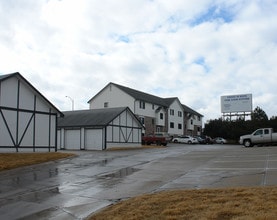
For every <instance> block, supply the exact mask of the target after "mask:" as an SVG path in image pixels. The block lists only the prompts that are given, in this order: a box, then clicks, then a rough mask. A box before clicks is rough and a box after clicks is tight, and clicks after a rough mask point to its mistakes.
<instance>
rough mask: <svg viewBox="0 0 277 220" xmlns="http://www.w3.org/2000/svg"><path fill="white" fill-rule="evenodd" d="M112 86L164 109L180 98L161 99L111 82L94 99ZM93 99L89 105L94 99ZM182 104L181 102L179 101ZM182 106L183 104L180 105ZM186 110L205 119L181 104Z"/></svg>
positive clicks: (136, 98)
mask: <svg viewBox="0 0 277 220" xmlns="http://www.w3.org/2000/svg"><path fill="white" fill-rule="evenodd" d="M110 85H114V86H116V87H117V88H119V89H120V90H122V91H123V92H125V93H126V94H128V95H130V96H132V97H133V98H134V99H135V100H141V101H145V102H148V103H153V104H156V105H159V106H162V107H165V108H168V107H169V106H170V105H171V104H172V103H173V102H174V100H176V99H177V100H178V101H179V99H178V97H171V98H161V97H159V96H155V95H151V94H148V93H145V92H141V91H138V90H135V89H132V88H129V87H126V86H122V85H119V84H116V83H112V82H110V83H109V84H108V85H106V86H105V87H104V88H103V89H102V90H101V91H100V92H98V93H97V94H96V95H95V96H94V97H96V96H97V95H98V94H100V93H101V92H102V91H103V90H104V89H105V88H107V87H108V86H110ZM94 97H92V98H91V99H90V100H89V101H88V103H89V102H90V101H91V100H92V99H93V98H94ZM179 102H180V101H179ZM180 104H181V103H180ZM181 105H182V106H183V108H184V111H186V112H188V113H192V114H195V115H198V116H201V117H203V115H201V114H199V113H198V112H196V111H194V110H192V109H191V108H189V107H188V106H186V105H183V104H181Z"/></svg>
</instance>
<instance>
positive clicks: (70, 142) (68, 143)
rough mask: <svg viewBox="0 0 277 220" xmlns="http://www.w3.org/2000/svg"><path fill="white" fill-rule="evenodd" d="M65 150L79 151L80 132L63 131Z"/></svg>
mask: <svg viewBox="0 0 277 220" xmlns="http://www.w3.org/2000/svg"><path fill="white" fill-rule="evenodd" d="M64 132H65V149H67V150H80V149H81V146H80V145H81V139H80V136H81V135H80V134H81V132H80V130H79V129H78V130H65V131H64Z"/></svg>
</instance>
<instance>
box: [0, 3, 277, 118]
mask: <svg viewBox="0 0 277 220" xmlns="http://www.w3.org/2000/svg"><path fill="white" fill-rule="evenodd" d="M276 21H277V1H276V0H228V1H222V0H221V1H219V0H194V1H189V0H170V1H169V0H116V1H115V0H101V1H98V0H59V1H58V0H0V27H1V28H0V74H6V73H12V72H20V73H21V74H22V75H23V76H24V77H25V78H26V79H27V80H28V81H29V82H30V83H32V84H33V85H34V86H35V87H36V88H37V89H38V90H39V91H40V92H41V93H42V94H43V95H44V96H45V97H46V98H48V99H49V100H50V101H51V102H52V103H53V104H54V105H55V106H56V107H57V108H59V109H60V110H62V111H63V110H71V101H70V99H69V98H66V97H65V96H69V97H71V98H73V99H74V103H75V109H88V107H89V106H88V104H87V101H88V100H89V99H90V98H91V97H93V96H94V95H95V94H96V93H97V92H99V91H100V90H101V89H102V88H103V87H104V86H106V85H107V84H108V83H109V82H114V83H117V84H121V85H123V86H127V87H131V88H134V89H137V90H140V91H143V92H147V93H150V94H153V95H157V96H160V97H178V98H179V99H180V101H181V102H182V103H183V104H185V105H187V106H189V107H191V108H193V109H194V110H196V111H198V112H199V113H200V114H202V115H204V122H205V121H206V120H209V119H215V118H218V117H220V116H221V109H220V97H221V96H223V95H233V94H248V93H251V94H252V95H253V108H255V107H256V106H259V107H261V108H262V109H263V110H264V111H265V112H266V113H267V115H268V116H269V117H271V116H276V115H277V22H276Z"/></svg>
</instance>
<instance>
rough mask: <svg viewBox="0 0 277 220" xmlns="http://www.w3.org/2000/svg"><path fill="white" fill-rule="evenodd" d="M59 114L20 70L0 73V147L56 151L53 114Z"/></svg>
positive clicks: (5, 149) (4, 148)
mask: <svg viewBox="0 0 277 220" xmlns="http://www.w3.org/2000/svg"><path fill="white" fill-rule="evenodd" d="M62 115H63V114H62V113H61V112H60V111H59V110H58V109H57V108H56V107H55V106H54V105H53V104H51V103H50V102H49V101H48V100H47V99H46V98H45V97H44V96H43V95H42V94H41V93H40V92H39V91H38V90H37V89H36V88H34V87H33V86H32V85H31V83H29V82H28V81H27V80H26V79H25V78H24V77H23V76H22V75H21V74H20V73H12V74H7V75H1V76H0V148H1V149H2V151H3V150H4V151H16V152H18V151H57V118H58V117H60V116H62Z"/></svg>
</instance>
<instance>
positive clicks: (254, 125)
mask: <svg viewBox="0 0 277 220" xmlns="http://www.w3.org/2000/svg"><path fill="white" fill-rule="evenodd" d="M258 128H273V129H274V130H275V131H277V116H273V117H271V118H270V119H268V116H267V114H266V113H265V111H264V110H263V109H261V108H260V107H258V106H257V107H256V108H255V109H254V111H253V112H252V113H251V120H245V119H244V118H243V117H240V118H238V119H236V120H231V119H227V120H225V119H223V118H218V119H214V120H210V121H209V122H208V123H206V124H205V128H204V132H203V134H204V135H207V136H211V137H223V138H225V139H228V140H234V141H238V139H239V137H240V136H241V135H245V134H250V133H252V132H253V131H255V130H256V129H258Z"/></svg>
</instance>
